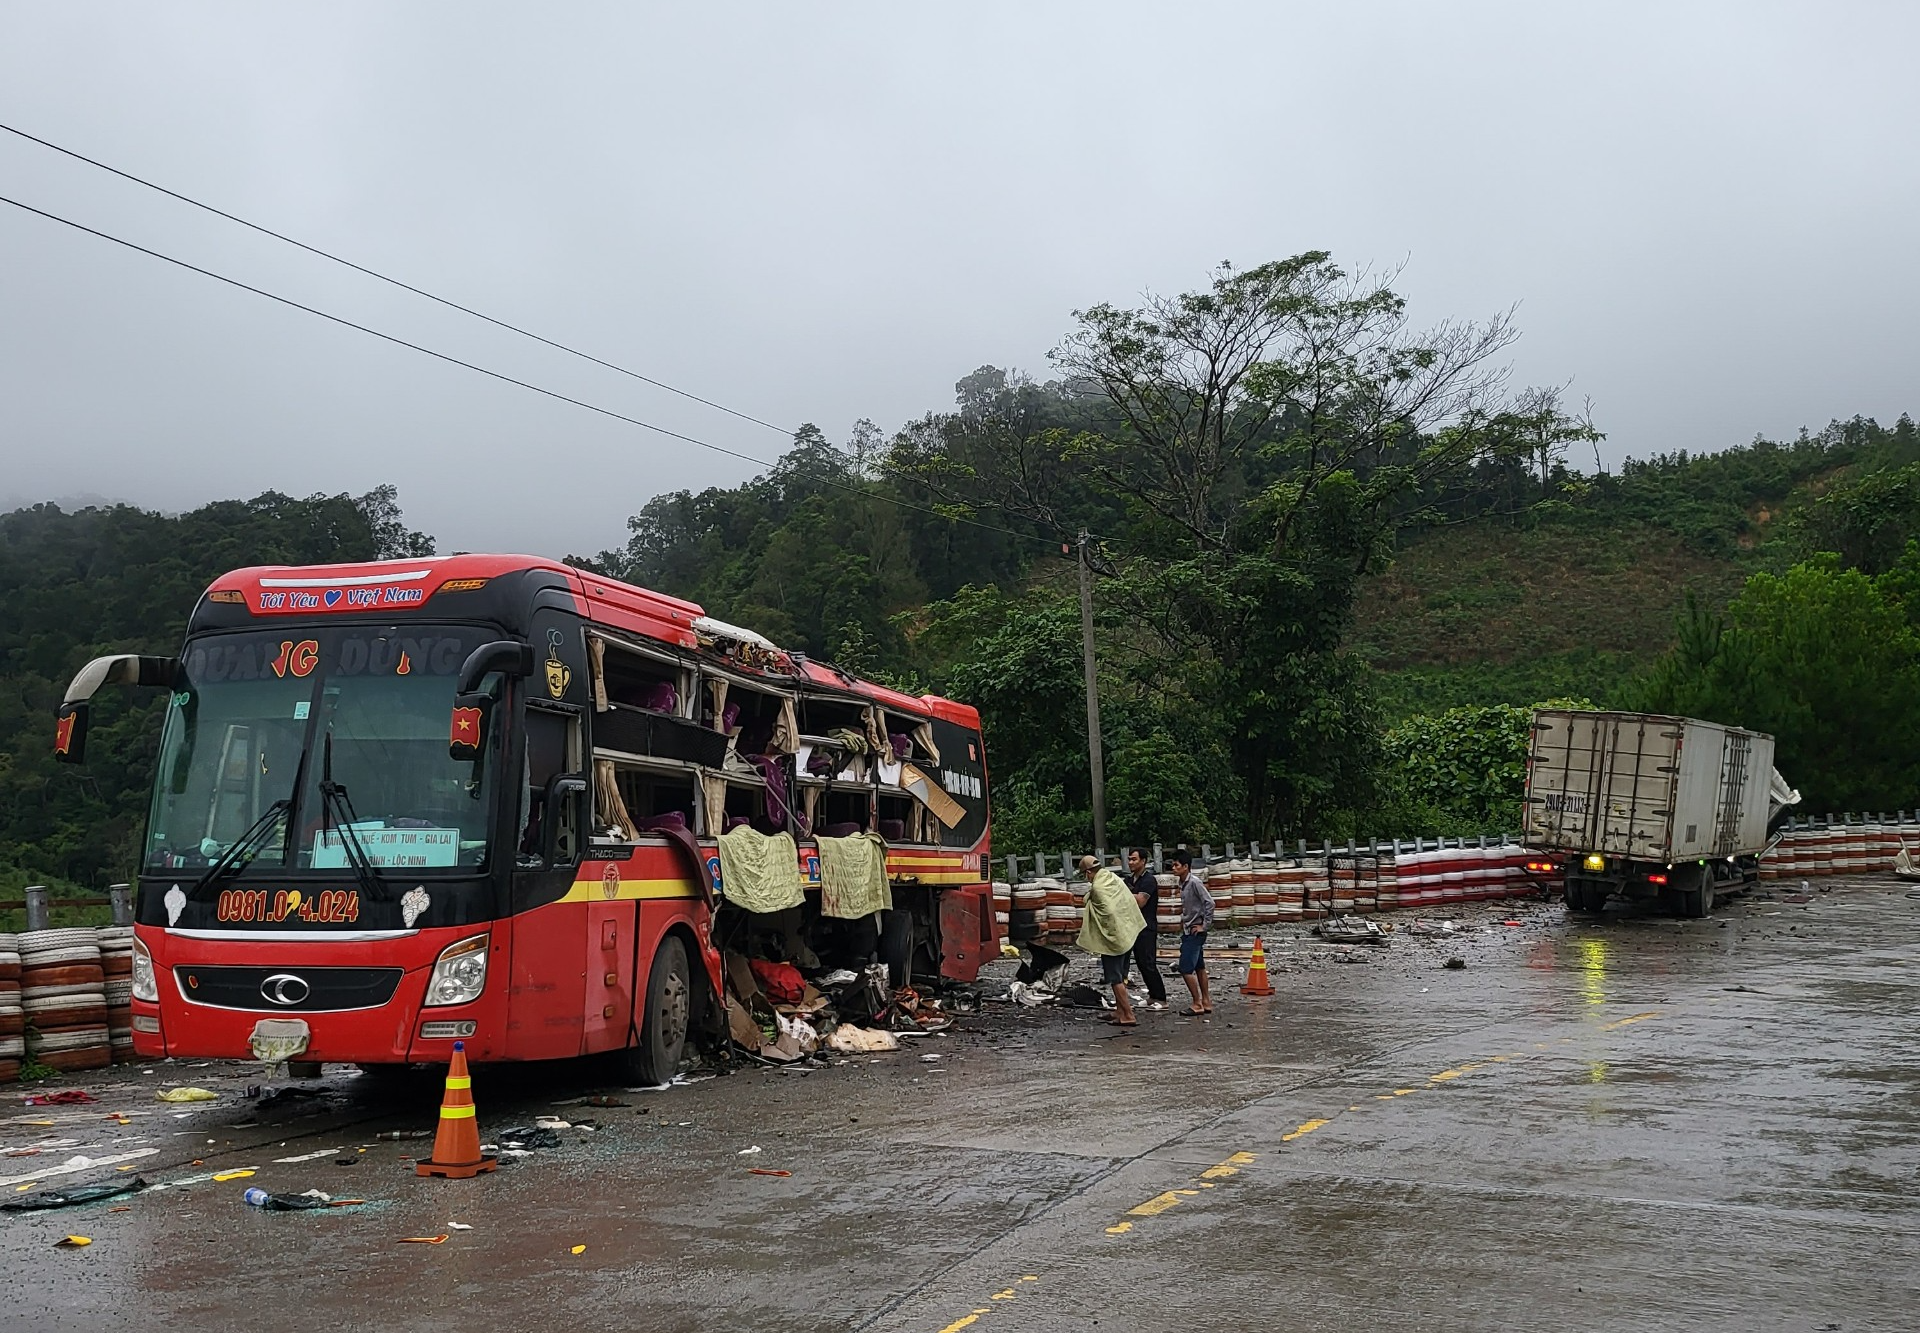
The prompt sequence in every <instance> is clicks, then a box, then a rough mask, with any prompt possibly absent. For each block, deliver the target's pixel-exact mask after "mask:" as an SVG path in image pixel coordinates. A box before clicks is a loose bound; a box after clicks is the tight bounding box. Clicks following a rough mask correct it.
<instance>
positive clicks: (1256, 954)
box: [1240, 935, 1273, 995]
mask: <svg viewBox="0 0 1920 1333" xmlns="http://www.w3.org/2000/svg"><path fill="white" fill-rule="evenodd" d="M1240 993H1241V994H1242V995H1271V994H1273V987H1272V986H1271V985H1269V984H1268V982H1267V951H1266V949H1265V948H1263V947H1262V946H1261V944H1260V937H1259V936H1258V935H1255V936H1254V937H1253V961H1252V962H1250V963H1248V964H1247V984H1246V985H1244V986H1242V987H1241V988H1240Z"/></svg>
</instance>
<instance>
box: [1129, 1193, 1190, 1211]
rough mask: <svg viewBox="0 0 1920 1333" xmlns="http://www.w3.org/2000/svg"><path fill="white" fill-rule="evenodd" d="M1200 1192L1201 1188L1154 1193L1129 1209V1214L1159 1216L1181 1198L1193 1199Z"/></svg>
mask: <svg viewBox="0 0 1920 1333" xmlns="http://www.w3.org/2000/svg"><path fill="white" fill-rule="evenodd" d="M1199 1192H1200V1191H1199V1190H1168V1191H1167V1192H1166V1193H1164V1194H1156V1195H1154V1196H1153V1197H1152V1198H1151V1199H1148V1200H1147V1201H1146V1202H1145V1203H1137V1204H1135V1205H1134V1206H1133V1207H1131V1208H1129V1209H1127V1216H1128V1217H1158V1216H1160V1214H1162V1213H1164V1212H1166V1211H1167V1209H1169V1208H1171V1207H1173V1206H1174V1205H1175V1204H1177V1203H1179V1202H1180V1200H1182V1199H1191V1198H1192V1197H1193V1196H1194V1195H1196V1194H1198V1193H1199Z"/></svg>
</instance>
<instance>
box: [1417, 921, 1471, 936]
mask: <svg viewBox="0 0 1920 1333" xmlns="http://www.w3.org/2000/svg"><path fill="white" fill-rule="evenodd" d="M1459 933H1460V932H1459V931H1458V930H1456V929H1455V928H1454V924H1453V922H1451V921H1412V922H1409V923H1408V924H1407V934H1409V935H1428V936H1440V937H1443V938H1444V937H1446V936H1449V935H1457V934H1459Z"/></svg>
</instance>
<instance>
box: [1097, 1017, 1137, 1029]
mask: <svg viewBox="0 0 1920 1333" xmlns="http://www.w3.org/2000/svg"><path fill="white" fill-rule="evenodd" d="M1100 1021H1101V1022H1103V1023H1105V1024H1107V1025H1108V1026H1109V1027H1116V1028H1137V1027H1139V1026H1140V1020H1139V1019H1137V1018H1136V1019H1135V1020H1134V1021H1133V1022H1131V1023H1123V1022H1121V1021H1120V1020H1119V1019H1117V1018H1103V1019H1101V1020H1100Z"/></svg>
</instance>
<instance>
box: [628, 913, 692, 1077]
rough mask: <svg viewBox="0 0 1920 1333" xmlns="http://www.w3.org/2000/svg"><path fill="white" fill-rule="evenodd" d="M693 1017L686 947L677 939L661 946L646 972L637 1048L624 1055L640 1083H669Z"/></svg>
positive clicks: (670, 938)
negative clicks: (644, 1010)
mask: <svg viewBox="0 0 1920 1333" xmlns="http://www.w3.org/2000/svg"><path fill="white" fill-rule="evenodd" d="M692 1013H693V983H692V980H691V974H690V972H689V970H688V968H687V946H686V944H685V943H684V942H682V941H681V939H680V937H679V936H678V935H669V936H667V938H666V939H664V940H662V941H661V942H660V949H659V952H657V953H655V954H654V955H653V966H652V967H651V968H649V969H648V971H647V1008H646V1012H645V1013H644V1014H643V1015H642V1017H641V1020H640V1045H639V1046H638V1047H635V1048H633V1049H631V1050H629V1051H628V1052H627V1055H628V1057H629V1059H631V1060H632V1062H633V1066H634V1072H635V1073H636V1074H637V1075H638V1076H639V1080H640V1082H642V1083H646V1084H650V1085H658V1084H661V1083H666V1082H669V1081H670V1080H671V1079H672V1078H673V1076H674V1074H675V1073H677V1072H678V1071H679V1069H680V1057H681V1055H682V1054H683V1053H684V1052H685V1050H686V1048H687V1026H688V1020H689V1018H690V1017H691V1015H692Z"/></svg>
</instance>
